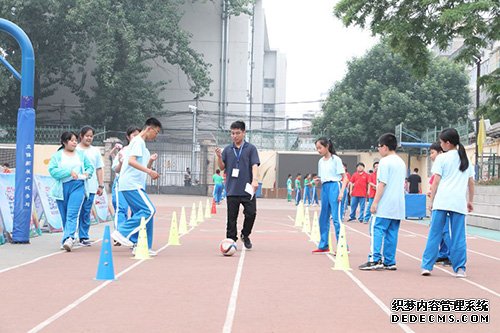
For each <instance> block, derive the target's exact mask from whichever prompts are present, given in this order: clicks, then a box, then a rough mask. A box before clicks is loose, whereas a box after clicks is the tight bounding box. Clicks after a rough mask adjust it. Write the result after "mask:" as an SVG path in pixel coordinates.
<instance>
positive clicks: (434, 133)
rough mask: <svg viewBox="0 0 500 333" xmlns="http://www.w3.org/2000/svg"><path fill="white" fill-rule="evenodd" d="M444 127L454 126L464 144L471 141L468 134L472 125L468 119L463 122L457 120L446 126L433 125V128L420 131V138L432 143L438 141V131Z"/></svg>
mask: <svg viewBox="0 0 500 333" xmlns="http://www.w3.org/2000/svg"><path fill="white" fill-rule="evenodd" d="M445 128H454V129H456V130H457V132H458V135H460V142H461V143H462V144H463V145H464V146H466V145H468V144H470V143H472V142H473V140H471V137H470V135H469V133H470V131H473V126H472V123H471V121H470V120H468V119H467V120H466V121H463V122H458V123H457V124H454V125H449V126H448V127H443V126H441V127H437V126H435V127H434V128H428V129H426V130H425V132H423V133H422V136H421V140H422V142H429V143H433V142H436V141H439V133H441V131H442V130H443V129H445Z"/></svg>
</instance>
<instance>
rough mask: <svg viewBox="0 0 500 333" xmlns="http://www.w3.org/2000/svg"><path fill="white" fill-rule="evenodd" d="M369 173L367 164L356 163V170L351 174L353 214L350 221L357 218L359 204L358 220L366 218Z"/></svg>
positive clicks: (361, 220)
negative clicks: (366, 170)
mask: <svg viewBox="0 0 500 333" xmlns="http://www.w3.org/2000/svg"><path fill="white" fill-rule="evenodd" d="M368 178H369V176H368V174H367V173H366V172H365V164H364V163H362V162H359V163H358V164H357V165H356V172H355V173H354V174H353V175H352V176H351V181H350V183H351V215H350V216H349V220H348V221H354V220H356V210H357V208H358V204H359V217H358V221H359V222H361V223H362V222H363V221H364V219H365V203H366V196H367V194H368Z"/></svg>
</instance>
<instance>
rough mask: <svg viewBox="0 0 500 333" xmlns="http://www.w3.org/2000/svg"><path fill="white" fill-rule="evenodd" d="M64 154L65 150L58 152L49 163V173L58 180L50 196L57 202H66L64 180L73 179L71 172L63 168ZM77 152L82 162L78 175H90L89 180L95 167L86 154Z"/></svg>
mask: <svg viewBox="0 0 500 333" xmlns="http://www.w3.org/2000/svg"><path fill="white" fill-rule="evenodd" d="M62 152H63V149H61V150H58V151H57V152H56V153H55V154H54V155H52V158H51V159H50V163H49V173H50V175H51V176H52V178H54V179H55V180H56V181H55V183H54V186H52V188H51V189H50V196H51V197H53V198H54V199H56V200H64V192H63V183H62V180H63V179H66V178H68V177H71V170H70V169H68V168H63V167H61V156H62ZM75 152H76V153H77V154H78V157H80V161H82V164H81V166H80V170H79V171H78V173H79V174H84V173H87V174H88V175H89V176H88V178H90V177H92V174H93V173H94V167H93V166H92V163H91V162H90V161H89V159H88V158H87V156H85V153H84V152H83V151H75ZM85 196H86V197H88V196H89V193H88V190H87V181H86V180H85Z"/></svg>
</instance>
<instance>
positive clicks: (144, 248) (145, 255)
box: [134, 217, 151, 260]
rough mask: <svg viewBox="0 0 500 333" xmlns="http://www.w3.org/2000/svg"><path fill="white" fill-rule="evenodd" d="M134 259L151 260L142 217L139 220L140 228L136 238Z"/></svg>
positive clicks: (144, 221)
mask: <svg viewBox="0 0 500 333" xmlns="http://www.w3.org/2000/svg"><path fill="white" fill-rule="evenodd" d="M134 259H139V260H142V259H151V257H150V256H149V250H148V234H147V233H146V220H145V219H144V217H143V218H141V226H140V227H139V237H138V238H137V246H136V248H135V256H134Z"/></svg>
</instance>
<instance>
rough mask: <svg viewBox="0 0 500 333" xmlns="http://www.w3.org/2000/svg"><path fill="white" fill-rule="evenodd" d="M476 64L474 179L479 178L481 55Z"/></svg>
mask: <svg viewBox="0 0 500 333" xmlns="http://www.w3.org/2000/svg"><path fill="white" fill-rule="evenodd" d="M476 66H477V74H476V112H475V113H476V149H475V150H476V152H475V154H474V159H475V171H476V177H475V178H476V180H478V179H479V151H478V150H479V146H478V140H479V135H478V134H479V105H480V90H479V89H480V85H479V78H480V77H481V57H477V58H476Z"/></svg>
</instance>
